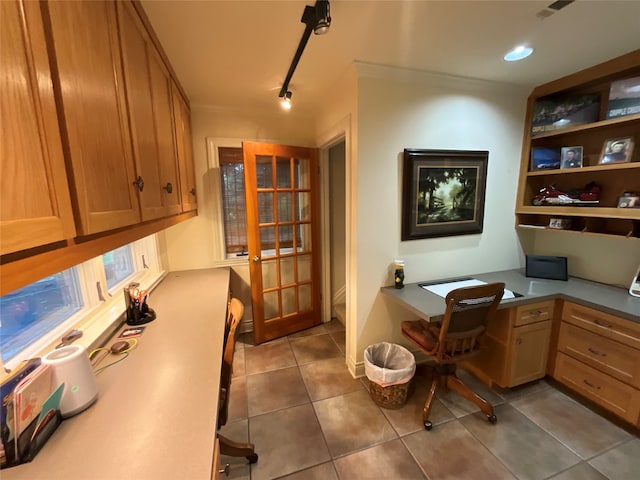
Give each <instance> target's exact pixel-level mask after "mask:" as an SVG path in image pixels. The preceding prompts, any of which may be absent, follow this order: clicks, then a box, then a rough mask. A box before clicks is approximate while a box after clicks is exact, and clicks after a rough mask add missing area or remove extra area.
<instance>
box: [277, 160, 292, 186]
mask: <svg viewBox="0 0 640 480" xmlns="http://www.w3.org/2000/svg"><path fill="white" fill-rule="evenodd" d="M276 173H277V177H278V180H277V181H278V188H291V171H290V170H289V159H288V158H284V157H277V158H276Z"/></svg>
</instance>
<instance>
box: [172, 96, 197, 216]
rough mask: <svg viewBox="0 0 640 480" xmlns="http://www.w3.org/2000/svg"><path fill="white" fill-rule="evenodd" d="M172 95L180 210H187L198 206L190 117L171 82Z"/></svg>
mask: <svg viewBox="0 0 640 480" xmlns="http://www.w3.org/2000/svg"><path fill="white" fill-rule="evenodd" d="M171 93H172V97H173V116H174V123H175V131H176V146H177V151H178V166H179V169H180V192H181V195H182V211H183V212H188V211H191V210H195V209H196V208H197V207H198V204H197V198H196V175H195V169H194V165H193V147H192V138H191V118H190V113H189V108H188V107H187V104H186V103H185V101H184V100H183V99H182V95H181V94H180V91H179V90H178V88H177V87H176V86H175V84H173V83H172V84H171Z"/></svg>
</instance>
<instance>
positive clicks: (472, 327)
mask: <svg viewBox="0 0 640 480" xmlns="http://www.w3.org/2000/svg"><path fill="white" fill-rule="evenodd" d="M503 294H504V283H488V284H484V285H479V286H474V287H463V288H457V289H455V290H452V291H451V292H449V293H448V294H447V296H446V298H445V302H446V304H447V309H446V310H445V314H444V319H443V320H442V324H441V326H440V330H439V332H438V349H437V351H436V354H435V359H436V360H437V361H439V362H447V361H456V360H461V359H462V357H468V356H470V355H472V354H474V353H476V351H477V350H478V347H479V343H478V338H479V337H480V336H481V335H482V334H483V333H484V331H485V330H486V327H487V322H488V321H489V319H490V318H491V317H493V316H494V315H495V313H496V310H497V309H498V305H499V304H500V300H502V295H503Z"/></svg>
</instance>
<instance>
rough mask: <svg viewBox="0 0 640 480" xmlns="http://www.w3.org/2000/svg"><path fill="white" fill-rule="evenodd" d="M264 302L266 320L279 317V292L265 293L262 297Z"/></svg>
mask: <svg viewBox="0 0 640 480" xmlns="http://www.w3.org/2000/svg"><path fill="white" fill-rule="evenodd" d="M262 298H263V300H264V319H265V320H269V319H270V318H276V317H279V316H280V315H279V313H280V308H279V307H278V291H277V290H275V291H273V292H264V295H263V296H262Z"/></svg>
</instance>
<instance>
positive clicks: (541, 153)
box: [531, 147, 561, 170]
mask: <svg viewBox="0 0 640 480" xmlns="http://www.w3.org/2000/svg"><path fill="white" fill-rule="evenodd" d="M560 156H561V152H560V149H559V148H548V147H533V148H532V149H531V170H554V169H556V168H560Z"/></svg>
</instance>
